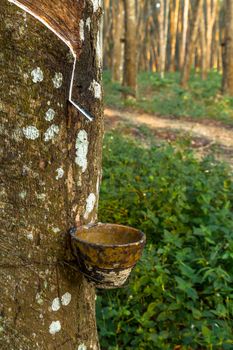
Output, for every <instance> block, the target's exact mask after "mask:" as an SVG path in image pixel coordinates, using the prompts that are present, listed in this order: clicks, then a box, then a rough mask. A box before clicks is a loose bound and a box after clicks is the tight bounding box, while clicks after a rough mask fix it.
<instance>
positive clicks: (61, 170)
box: [56, 168, 65, 180]
mask: <svg viewBox="0 0 233 350" xmlns="http://www.w3.org/2000/svg"><path fill="white" fill-rule="evenodd" d="M56 173H57V176H56V180H59V179H61V178H62V177H63V176H64V173H65V172H64V170H63V169H62V168H58V169H57V170H56Z"/></svg>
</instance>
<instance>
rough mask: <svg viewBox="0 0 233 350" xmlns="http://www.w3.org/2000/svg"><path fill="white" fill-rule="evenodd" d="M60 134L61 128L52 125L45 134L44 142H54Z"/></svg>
mask: <svg viewBox="0 0 233 350" xmlns="http://www.w3.org/2000/svg"><path fill="white" fill-rule="evenodd" d="M58 133H59V126H58V125H55V124H52V125H51V126H50V127H49V128H48V129H47V130H46V132H45V133H44V140H45V142H47V141H49V140H52V139H53V138H54V137H55V135H56V134H58Z"/></svg>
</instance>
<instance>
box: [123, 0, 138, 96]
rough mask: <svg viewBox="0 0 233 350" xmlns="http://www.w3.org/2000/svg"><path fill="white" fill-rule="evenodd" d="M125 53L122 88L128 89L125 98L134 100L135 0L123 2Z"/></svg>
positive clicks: (135, 57) (135, 81)
mask: <svg viewBox="0 0 233 350" xmlns="http://www.w3.org/2000/svg"><path fill="white" fill-rule="evenodd" d="M124 9H125V51H124V75H123V86H125V87H127V88H129V89H130V91H128V92H127V93H125V94H124V95H125V97H131V98H135V97H136V93H137V40H136V38H137V37H136V4H135V0H124Z"/></svg>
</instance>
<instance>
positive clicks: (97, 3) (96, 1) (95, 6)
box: [92, 0, 101, 12]
mask: <svg viewBox="0 0 233 350" xmlns="http://www.w3.org/2000/svg"><path fill="white" fill-rule="evenodd" d="M92 5H93V12H96V11H98V9H99V8H100V6H101V0H92Z"/></svg>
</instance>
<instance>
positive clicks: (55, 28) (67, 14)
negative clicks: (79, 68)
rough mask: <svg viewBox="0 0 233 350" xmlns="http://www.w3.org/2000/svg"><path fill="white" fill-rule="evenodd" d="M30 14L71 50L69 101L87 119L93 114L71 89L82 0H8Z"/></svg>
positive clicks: (78, 43) (78, 41)
mask: <svg viewBox="0 0 233 350" xmlns="http://www.w3.org/2000/svg"><path fill="white" fill-rule="evenodd" d="M8 1H9V2H11V3H13V4H15V5H16V6H18V7H20V8H21V9H23V10H24V11H26V12H28V13H29V14H31V15H32V16H33V17H35V18H36V19H37V20H39V21H40V22H42V23H43V24H44V25H45V26H46V27H47V28H49V29H50V30H51V31H52V32H53V33H54V34H56V35H57V36H58V37H59V38H60V39H61V40H62V41H63V42H64V43H65V44H66V45H67V46H68V47H69V48H70V50H71V52H72V55H73V57H74V64H73V71H72V76H71V83H70V90H69V101H70V103H71V104H72V105H73V106H74V107H75V108H77V109H78V110H79V112H81V113H82V114H83V115H84V116H85V117H86V118H87V119H88V120H90V121H92V120H93V116H91V115H90V113H89V112H86V111H85V110H84V109H83V108H82V107H81V106H80V105H79V104H77V103H75V102H74V101H73V99H72V90H73V82H74V74H75V68H76V62H77V58H78V57H79V55H80V53H81V49H82V39H81V38H80V20H81V19H82V16H83V9H84V1H83V0H81V1H77V0H65V1H64V0H49V1H48V0H37V1H35V0H8Z"/></svg>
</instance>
